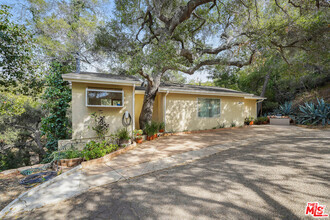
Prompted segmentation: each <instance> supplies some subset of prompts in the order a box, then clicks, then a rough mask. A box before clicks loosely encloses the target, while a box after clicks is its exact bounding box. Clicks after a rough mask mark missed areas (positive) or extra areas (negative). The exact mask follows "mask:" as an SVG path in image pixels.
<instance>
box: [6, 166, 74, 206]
mask: <svg viewBox="0 0 330 220" xmlns="http://www.w3.org/2000/svg"><path fill="white" fill-rule="evenodd" d="M72 168H73V167H62V173H63V172H66V171H68V170H70V169H72ZM49 171H50V170H49ZM25 177H27V176H24V175H22V174H20V173H19V172H15V173H12V174H9V175H0V210H2V209H3V208H5V207H6V206H7V205H8V204H9V203H10V202H11V201H13V200H14V199H16V198H17V197H18V196H19V195H20V194H22V193H23V192H25V191H28V190H30V189H31V188H25V187H24V185H21V184H19V181H20V180H22V179H24V178H25Z"/></svg>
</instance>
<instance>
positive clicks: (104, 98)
mask: <svg viewBox="0 0 330 220" xmlns="http://www.w3.org/2000/svg"><path fill="white" fill-rule="evenodd" d="M87 106H104V107H107V106H109V107H111V106H112V107H120V106H123V92H122V91H111V90H93V89H87Z"/></svg>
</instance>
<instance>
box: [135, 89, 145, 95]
mask: <svg viewBox="0 0 330 220" xmlns="http://www.w3.org/2000/svg"><path fill="white" fill-rule="evenodd" d="M135 94H144V90H135Z"/></svg>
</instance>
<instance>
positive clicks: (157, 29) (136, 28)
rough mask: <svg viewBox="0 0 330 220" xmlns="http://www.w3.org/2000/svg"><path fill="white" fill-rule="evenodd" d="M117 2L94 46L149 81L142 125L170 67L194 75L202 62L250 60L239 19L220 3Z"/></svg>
mask: <svg viewBox="0 0 330 220" xmlns="http://www.w3.org/2000/svg"><path fill="white" fill-rule="evenodd" d="M115 3H116V9H115V12H114V13H115V18H114V19H113V20H112V21H111V22H109V23H108V24H107V25H106V26H104V27H101V28H100V30H99V32H98V35H97V38H96V45H97V47H96V49H101V50H103V51H105V52H108V53H109V54H111V55H115V56H116V55H117V58H118V61H119V62H122V63H125V67H126V69H127V71H128V72H129V73H130V74H139V75H141V76H142V77H144V78H145V80H146V81H147V82H148V85H147V87H146V90H145V96H144V101H143V107H142V112H141V115H140V118H139V122H140V125H141V127H142V128H144V126H145V123H148V122H150V121H151V118H152V113H153V104H154V100H155V97H156V94H157V92H158V88H159V85H160V82H161V79H162V77H163V76H164V75H165V74H166V73H167V72H168V71H180V72H182V73H185V74H194V73H195V72H196V71H198V70H200V69H202V68H203V67H205V66H212V65H227V66H237V67H243V66H245V65H249V64H250V63H251V62H252V58H253V54H254V48H253V44H251V43H250V42H249V41H248V39H247V37H246V34H245V33H244V32H242V30H241V29H239V28H237V26H238V24H241V23H242V21H243V18H242V17H240V15H238V14H233V13H230V10H229V9H227V8H226V7H224V6H223V5H222V3H221V2H220V1H214V0H190V1H183V0H175V1H162V0H154V1H148V0H144V1H143V0H142V1H134V0H132V1H128V0H126V1H119V0H118V1H116V2H115ZM226 4H228V5H231V3H230V1H227V2H226ZM235 7H239V4H238V3H236V2H235Z"/></svg>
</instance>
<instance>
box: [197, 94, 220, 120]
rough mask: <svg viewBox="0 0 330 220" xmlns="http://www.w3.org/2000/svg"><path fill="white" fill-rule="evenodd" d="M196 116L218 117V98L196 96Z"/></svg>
mask: <svg viewBox="0 0 330 220" xmlns="http://www.w3.org/2000/svg"><path fill="white" fill-rule="evenodd" d="M198 117H200V118H213V117H220V99H205V98H198Z"/></svg>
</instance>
